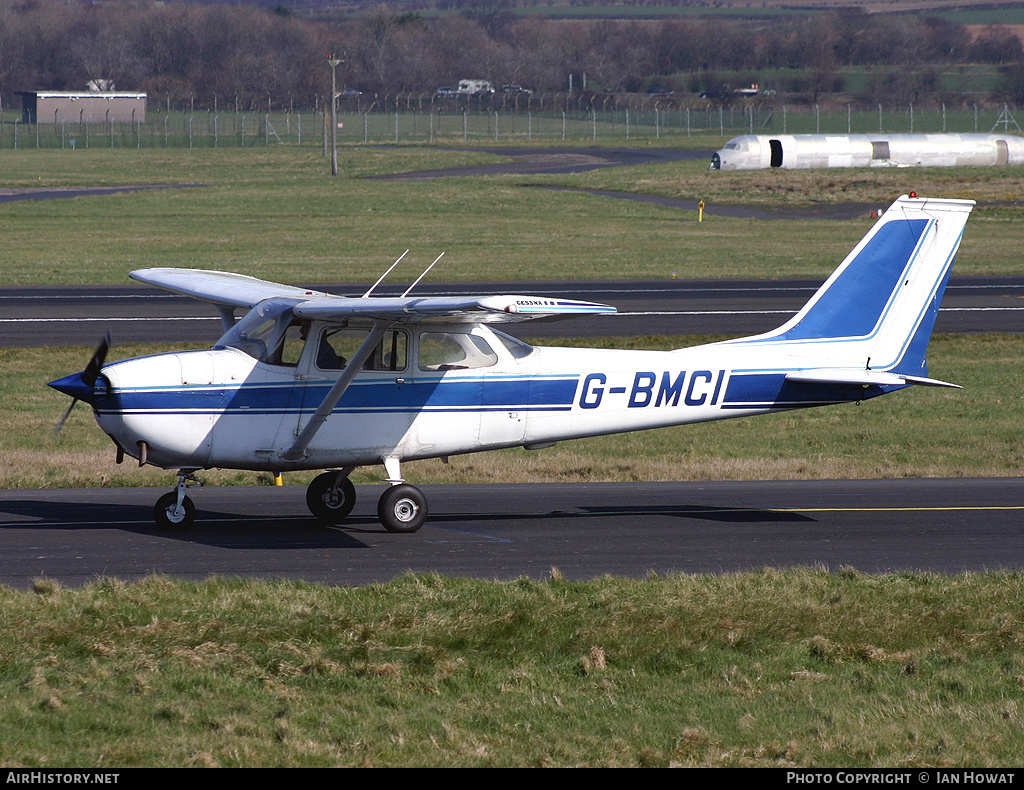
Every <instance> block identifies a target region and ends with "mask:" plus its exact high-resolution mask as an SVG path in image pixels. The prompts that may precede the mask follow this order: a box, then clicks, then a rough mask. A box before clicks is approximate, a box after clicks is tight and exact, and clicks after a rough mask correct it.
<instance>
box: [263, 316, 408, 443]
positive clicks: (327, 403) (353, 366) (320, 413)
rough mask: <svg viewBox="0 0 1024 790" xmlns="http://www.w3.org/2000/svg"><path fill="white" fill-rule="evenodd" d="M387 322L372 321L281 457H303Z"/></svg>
mask: <svg viewBox="0 0 1024 790" xmlns="http://www.w3.org/2000/svg"><path fill="white" fill-rule="evenodd" d="M388 326H389V322H385V321H374V322H373V328H372V329H371V330H370V334H368V335H367V336H366V340H364V341H363V344H362V345H361V346H359V350H358V351H356V353H355V354H353V355H352V359H350V360H349V361H348V364H347V365H346V366H345V369H344V370H343V371H342V373H341V376H339V377H338V380H337V381H336V382H335V383H334V386H333V387H331V389H330V391H329V392H328V393H327V395H326V396H324V399H323V401H322V402H321V403H320V405H319V406H318V407H317V410H316V411H315V412H313V416H312V417H310V418H309V422H307V423H306V425H305V426H304V427H303V429H302V431H301V432H300V433H299V435H298V437H297V438H296V439H295V442H294V443H293V444H292V446H291V447H290V448H288V449H287V450H286V451H285V452H283V453H281V458H283V459H284V460H285V461H298V460H299V459H300V458H302V457H303V454H304V453H305V452H306V447H307V446H308V445H309V443H310V442H311V441H312V440H313V437H314V436H316V432H317V431H319V430H320V426H321V425H323V424H324V422H326V420H327V418H328V416H330V413H331V411H333V410H334V407H335V406H337V405H338V401H340V400H341V396H342V395H344V394H345V390H347V389H348V385H349V384H351V383H352V380H353V379H354V378H355V377H356V375H357V374H358V373H359V372H360V371H361V370H362V369H363V363H364V362H366V360H367V359H369V357H370V354H371V353H373V349H374V348H376V346H377V344H378V343H379V342H380V341H381V338H382V337H384V332H385V331H386V330H387V328H388Z"/></svg>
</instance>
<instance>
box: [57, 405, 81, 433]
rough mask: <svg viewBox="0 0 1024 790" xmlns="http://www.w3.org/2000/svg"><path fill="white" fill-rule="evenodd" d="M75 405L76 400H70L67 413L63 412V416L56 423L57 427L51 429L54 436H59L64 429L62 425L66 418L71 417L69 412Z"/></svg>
mask: <svg viewBox="0 0 1024 790" xmlns="http://www.w3.org/2000/svg"><path fill="white" fill-rule="evenodd" d="M76 403H78V398H72V399H71V405H70V406H68V409H67V411H65V412H64V416H63V417H61V418H60V420H58V421H57V427H56V428H54V429H53V435H54V436H60V432H61V431H62V430H63V429H64V423H65V422H67V419H68V417H70V416H71V410H72V409H73V408H75V404H76Z"/></svg>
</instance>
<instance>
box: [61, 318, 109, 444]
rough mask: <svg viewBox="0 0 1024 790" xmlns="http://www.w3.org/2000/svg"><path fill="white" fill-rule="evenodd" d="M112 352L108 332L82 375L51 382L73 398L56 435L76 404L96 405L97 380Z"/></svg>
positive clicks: (78, 374)
mask: <svg viewBox="0 0 1024 790" xmlns="http://www.w3.org/2000/svg"><path fill="white" fill-rule="evenodd" d="M109 350H110V333H109V332H108V333H107V334H106V335H105V336H104V338H103V339H102V340H101V341H100V344H99V345H98V346H96V350H95V351H94V352H93V354H92V358H91V359H90V360H89V364H87V365H86V366H85V370H83V371H82V372H80V373H72V374H71V375H70V376H65V377H64V378H61V379H57V380H56V381H51V382H50V383H49V386H51V387H53V388H54V389H55V390H57V391H58V392H63V393H64V394H65V395H70V396H71V405H70V406H68V408H67V411H65V412H64V416H63V417H61V418H60V421H59V422H58V423H57V427H56V428H55V429H54V433H60V431H61V429H62V428H63V427H64V422H65V421H66V420H67V418H68V416H69V415H70V414H71V410H72V409H74V408H75V404H76V403H78V401H85V402H86V403H88V404H89V405H90V406H92V405H95V403H94V391H95V386H96V379H97V378H99V375H100V371H101V370H102V369H103V362H104V361H105V360H106V358H107V352H108V351H109Z"/></svg>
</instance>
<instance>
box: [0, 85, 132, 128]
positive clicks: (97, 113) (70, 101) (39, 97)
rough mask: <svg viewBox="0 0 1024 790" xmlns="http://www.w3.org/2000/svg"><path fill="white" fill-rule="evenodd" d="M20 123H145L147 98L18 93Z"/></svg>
mask: <svg viewBox="0 0 1024 790" xmlns="http://www.w3.org/2000/svg"><path fill="white" fill-rule="evenodd" d="M18 95H19V96H21V121H22V123H145V122H146V94H145V93H119V92H98V91H79V92H65V91H18Z"/></svg>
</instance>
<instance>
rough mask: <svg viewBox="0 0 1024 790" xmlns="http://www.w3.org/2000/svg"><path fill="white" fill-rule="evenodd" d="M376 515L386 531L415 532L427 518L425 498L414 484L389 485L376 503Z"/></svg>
mask: <svg viewBox="0 0 1024 790" xmlns="http://www.w3.org/2000/svg"><path fill="white" fill-rule="evenodd" d="M377 516H378V518H380V523H381V524H383V525H384V529H386V530H387V531H388V532H415V531H416V530H418V529H419V528H420V527H422V526H423V522H424V521H426V520H427V498H426V497H425V496H423V492H422V491H420V490H419V489H418V488H416V487H415V486H410V485H406V484H404V483H403V484H401V485H397V486H391V488H389V489H388V490H387V491H385V492H384V493H383V494H382V495H381V497H380V501H379V502H378V503H377Z"/></svg>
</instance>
